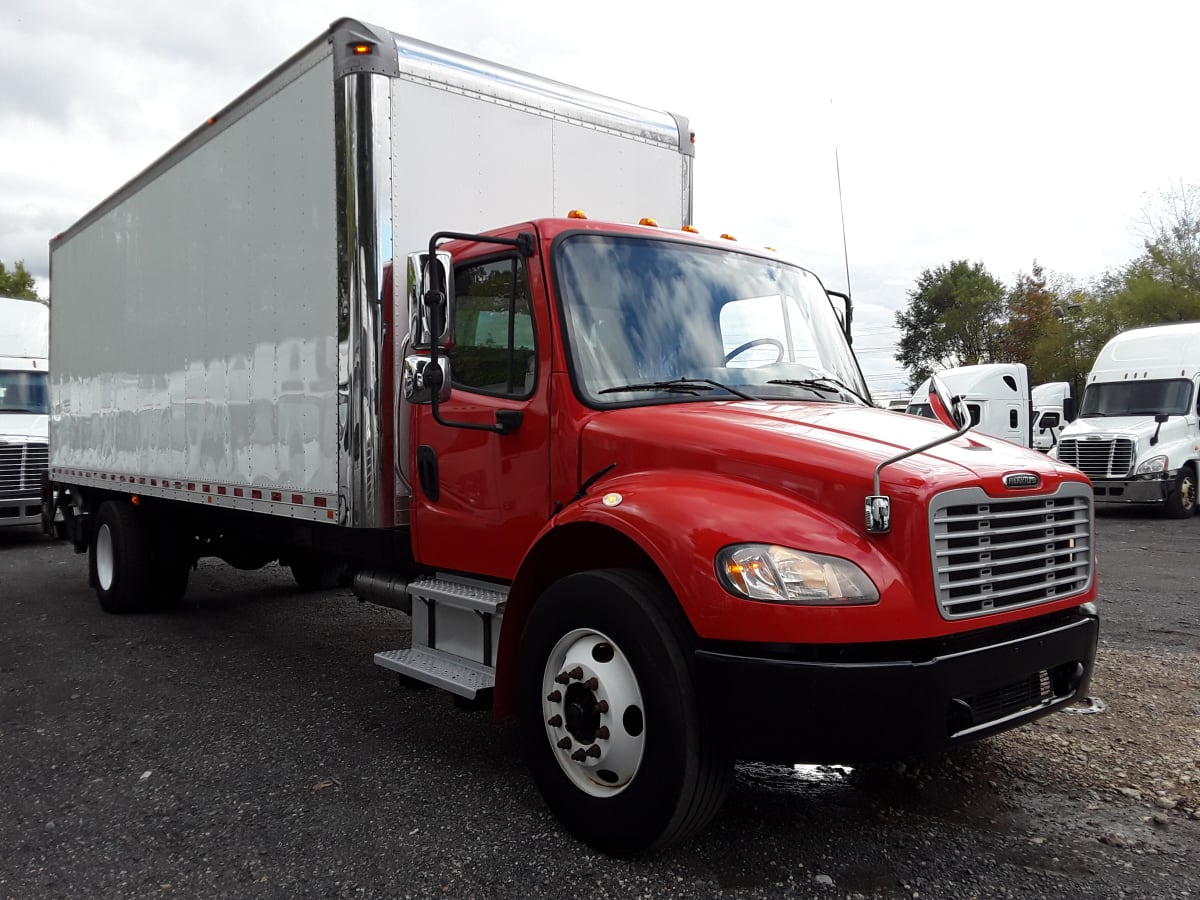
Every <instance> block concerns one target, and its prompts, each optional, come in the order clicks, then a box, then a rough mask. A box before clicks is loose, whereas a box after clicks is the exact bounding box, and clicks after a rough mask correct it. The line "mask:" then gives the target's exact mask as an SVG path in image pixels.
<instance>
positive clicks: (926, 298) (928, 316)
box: [896, 259, 1005, 390]
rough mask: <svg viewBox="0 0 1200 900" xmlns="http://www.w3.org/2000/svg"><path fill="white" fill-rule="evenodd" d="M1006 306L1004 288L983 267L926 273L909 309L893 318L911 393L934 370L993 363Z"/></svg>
mask: <svg viewBox="0 0 1200 900" xmlns="http://www.w3.org/2000/svg"><path fill="white" fill-rule="evenodd" d="M1004 301H1005V290H1004V285H1003V284H1002V283H1001V282H1000V281H998V280H997V279H995V278H993V277H992V275H991V274H990V273H989V272H988V271H987V269H986V268H984V265H983V263H981V262H976V263H969V262H967V261H966V260H965V259H960V260H955V261H953V262H951V263H950V264H948V265H941V266H938V267H937V268H934V269H924V270H923V271H922V272H921V274H920V276H919V277H918V278H917V283H916V286H915V287H913V289H912V290H910V291H909V292H908V307H907V309H905V310H902V311H901V312H898V313H896V327H897V328H898V329H899V330H900V341H899V343H898V349H897V352H896V358H897V359H898V360H899V361H900V363H901V364H902V365H903V366H904V367H905V368H906V369H907V370H908V372H909V389H910V390H915V389H916V388H917V386H919V385H920V384H921V382H922V381H924V380H925V379H926V378H928V377H929V375H930V373H932V372H934V371H937V370H938V369H946V368H951V367H953V366H967V365H974V364H976V363H985V362H993V361H994V360H995V359H996V358H997V356H998V352H999V348H1000V341H1001V332H1002V326H1003V316H1004Z"/></svg>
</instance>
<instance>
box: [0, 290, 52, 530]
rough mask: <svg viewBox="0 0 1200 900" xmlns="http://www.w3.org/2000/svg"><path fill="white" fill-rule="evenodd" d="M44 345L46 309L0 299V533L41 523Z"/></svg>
mask: <svg viewBox="0 0 1200 900" xmlns="http://www.w3.org/2000/svg"><path fill="white" fill-rule="evenodd" d="M48 340H49V310H48V309H47V308H46V305H45V304H44V303H41V302H39V301H36V300H24V299H21V298H17V297H0V527H4V526H10V525H11V526H16V525H36V524H38V522H39V521H41V516H42V501H41V492H42V483H41V482H42V476H43V475H45V474H46V470H47V447H46V439H47V411H48V404H49V394H48V390H47V388H48V375H47V369H48V365H47V355H48V352H47V351H48V346H47V342H48Z"/></svg>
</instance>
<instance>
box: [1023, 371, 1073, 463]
mask: <svg viewBox="0 0 1200 900" xmlns="http://www.w3.org/2000/svg"><path fill="white" fill-rule="evenodd" d="M1029 396H1030V399H1031V401H1032V402H1033V426H1032V431H1033V446H1034V448H1035V449H1037V450H1041V451H1042V452H1043V453H1049V452H1050V450H1051V449H1052V448H1053V447H1054V446H1055V445H1056V444H1057V443H1058V436H1059V434H1060V433H1061V432H1062V429H1063V428H1064V427H1065V426H1066V424H1067V423H1068V422H1073V421H1075V394H1074V390H1073V388H1072V387H1071V382H1069V381H1048V382H1046V383H1045V384H1039V385H1035V386H1034V387H1033V389H1032V390H1031V391H1030V392H1029Z"/></svg>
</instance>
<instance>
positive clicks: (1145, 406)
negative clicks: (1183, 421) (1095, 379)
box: [1079, 378, 1192, 419]
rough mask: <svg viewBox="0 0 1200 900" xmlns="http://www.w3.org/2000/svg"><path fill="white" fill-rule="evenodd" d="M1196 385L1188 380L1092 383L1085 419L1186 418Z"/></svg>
mask: <svg viewBox="0 0 1200 900" xmlns="http://www.w3.org/2000/svg"><path fill="white" fill-rule="evenodd" d="M1191 404H1192V384H1191V382H1190V381H1187V380H1186V379H1184V378H1172V379H1170V380H1163V381H1114V382H1108V383H1097V384H1089V385H1088V387H1087V390H1086V391H1084V392H1083V404H1082V405H1081V406H1080V409H1079V415H1080V417H1081V418H1084V419H1087V418H1094V417H1097V416H1154V415H1158V414H1159V413H1167V414H1168V415H1172V416H1184V415H1187V414H1188V412H1190V410H1191Z"/></svg>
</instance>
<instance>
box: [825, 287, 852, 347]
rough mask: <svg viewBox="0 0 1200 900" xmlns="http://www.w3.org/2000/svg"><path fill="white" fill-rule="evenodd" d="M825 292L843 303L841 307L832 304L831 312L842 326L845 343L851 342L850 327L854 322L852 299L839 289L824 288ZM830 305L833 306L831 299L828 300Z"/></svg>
mask: <svg viewBox="0 0 1200 900" xmlns="http://www.w3.org/2000/svg"><path fill="white" fill-rule="evenodd" d="M825 293H826V294H828V295H829V296H830V297H837V298H838V299H839V300H841V301H842V303H843V304H844V305H843V308H842V309H838V308H837V307H836V306H834V307H833V313H834V315H836V316H837V319H838V322H839V324H841V326H842V333H843V334H845V335H846V343H847V344H853V343H854V336H853V335H852V334H851V333H850V329H851V326H852V323H853V322H854V301H853V300H851V299H850V295H849V294H843V293H842V292H841V291H831V290H829V289H828V288H826V289H825ZM830 305H831V306H833V303H832V301H830Z"/></svg>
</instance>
